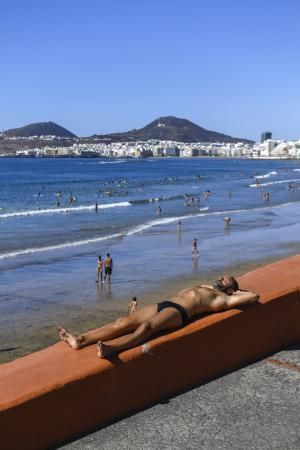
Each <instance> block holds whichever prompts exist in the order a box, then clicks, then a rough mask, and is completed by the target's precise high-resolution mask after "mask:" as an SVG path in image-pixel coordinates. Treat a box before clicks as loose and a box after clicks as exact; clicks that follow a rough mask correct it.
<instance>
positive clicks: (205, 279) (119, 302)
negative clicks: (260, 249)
mask: <svg viewBox="0 0 300 450" xmlns="http://www.w3.org/2000/svg"><path fill="white" fill-rule="evenodd" d="M298 254H300V248H299V249H298V251H296V252H290V253H287V254H285V255H284V256H283V257H282V258H278V257H276V256H273V257H268V258H263V259H257V260H256V261H252V262H245V263H238V264H232V265H230V266H227V267H226V269H225V270H224V271H223V272H222V273H224V274H225V273H228V274H229V273H230V274H233V275H234V276H235V277H240V276H241V275H245V274H248V273H249V272H251V271H253V270H255V269H257V268H259V267H263V266H267V265H269V264H271V263H273V262H277V261H282V260H285V259H288V258H289V257H291V256H296V255H298ZM218 275H220V271H218V270H216V271H212V272H210V274H209V275H207V274H203V275H200V276H196V275H194V276H191V275H187V276H184V277H182V279H178V278H176V277H174V278H173V279H172V278H169V279H168V280H166V281H162V282H160V283H159V284H158V285H157V286H156V287H153V286H150V287H149V289H146V291H145V292H144V293H143V294H142V297H140V298H139V296H138V295H137V297H138V307H140V308H142V307H144V306H147V305H149V304H151V303H156V302H158V301H161V300H163V299H168V298H170V297H172V296H173V295H175V294H176V293H177V292H178V291H180V290H181V289H185V288H187V287H191V286H193V285H198V284H202V283H211V282H212V281H214V280H215V278H216V277H217V276H218ZM241 287H242V286H241ZM137 294H138V293H137ZM128 302H129V301H128V299H125V298H124V297H123V298H118V299H115V301H114V304H113V308H112V309H107V310H104V309H103V310H102V311H101V315H98V316H95V315H94V314H93V313H92V312H90V314H88V315H87V316H86V317H85V318H84V319H80V314H79V315H78V314H76V312H77V313H78V310H77V309H76V308H75V307H74V311H72V312H70V315H69V317H68V318H67V319H66V320H65V322H64V323H57V325H56V326H53V325H49V326H48V327H46V328H44V329H43V330H41V329H39V328H37V327H34V325H33V326H32V329H31V333H30V335H28V336H26V334H25V335H24V336H23V341H22V342H23V343H24V345H23V346H16V345H13V344H12V343H11V344H10V343H8V345H7V348H6V349H5V348H4V349H1V351H0V364H3V363H6V362H10V361H13V360H15V359H17V358H20V357H23V356H26V355H28V354H31V353H34V352H36V351H39V350H42V349H45V348H47V347H49V346H51V345H53V344H55V343H57V342H58V341H59V338H58V327H59V326H60V325H63V326H65V327H67V328H68V329H70V330H71V331H72V332H74V333H76V334H79V333H82V332H85V331H88V330H92V329H95V328H98V327H101V326H103V325H105V324H107V323H109V322H111V321H114V320H115V319H117V318H118V317H119V316H120V315H126V314H127V304H128ZM79 312H80V309H79Z"/></svg>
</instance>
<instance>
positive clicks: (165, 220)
mask: <svg viewBox="0 0 300 450" xmlns="http://www.w3.org/2000/svg"><path fill="white" fill-rule="evenodd" d="M208 209H209V207H208V206H206V207H205V208H200V209H199V210H200V211H207V210H208ZM212 214H213V213H212ZM202 215H206V214H193V215H185V216H179V217H164V218H159V219H155V220H151V221H150V222H146V223H142V224H141V225H138V226H137V227H134V228H133V229H132V230H130V231H128V233H127V236H131V235H132V234H137V233H141V232H142V231H144V230H147V229H148V228H152V227H155V226H157V225H165V224H168V223H174V222H178V220H185V219H192V218H194V217H198V216H202Z"/></svg>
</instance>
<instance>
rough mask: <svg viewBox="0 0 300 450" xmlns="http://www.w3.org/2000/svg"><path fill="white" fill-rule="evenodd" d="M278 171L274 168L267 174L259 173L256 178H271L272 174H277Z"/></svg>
mask: <svg viewBox="0 0 300 450" xmlns="http://www.w3.org/2000/svg"><path fill="white" fill-rule="evenodd" d="M277 174H278V172H276V171H275V170H273V171H272V172H268V173H266V174H265V175H257V176H256V177H255V178H270V177H271V176H272V175H277Z"/></svg>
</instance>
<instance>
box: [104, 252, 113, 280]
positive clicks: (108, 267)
mask: <svg viewBox="0 0 300 450" xmlns="http://www.w3.org/2000/svg"><path fill="white" fill-rule="evenodd" d="M112 268H113V260H112V258H111V256H110V254H109V253H107V254H106V258H105V260H104V280H103V283H104V281H105V280H106V277H107V276H108V282H109V283H110V276H111V273H112Z"/></svg>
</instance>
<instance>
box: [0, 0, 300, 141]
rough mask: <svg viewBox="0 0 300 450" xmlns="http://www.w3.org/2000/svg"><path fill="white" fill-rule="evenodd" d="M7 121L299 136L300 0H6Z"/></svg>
mask: <svg viewBox="0 0 300 450" xmlns="http://www.w3.org/2000/svg"><path fill="white" fill-rule="evenodd" d="M0 7H1V9H0V14H1V26H0V50H1V60H0V61H1V63H0V65H1V66H0V69H1V70H0V129H8V128H15V127H19V126H23V125H26V124H28V123H33V122H43V121H47V120H52V121H54V122H56V123H58V124H60V125H62V126H64V127H66V128H67V129H69V130H70V131H72V132H74V133H75V134H77V135H79V136H87V135H91V134H95V133H108V132H116V131H126V130H129V129H133V128H140V127H142V126H144V125H146V124H147V123H149V122H151V121H152V120H154V119H155V118H157V117H161V116H167V115H173V116H177V117H181V118H186V119H189V120H191V121H192V122H195V123H197V124H198V125H200V126H202V127H204V128H207V129H210V130H214V131H218V132H222V133H226V134H230V135H232V136H235V137H244V138H249V139H253V140H258V139H259V135H260V133H261V131H264V130H270V131H272V132H273V137H275V138H282V139H298V138H300V121H299V105H300V82H299V73H300V70H299V69H300V55H299V53H300V45H299V44H300V31H299V22H300V1H299V0H285V1H282V0H259V1H258V0H106V1H104V0H51V1H44V0H1V3H0Z"/></svg>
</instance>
